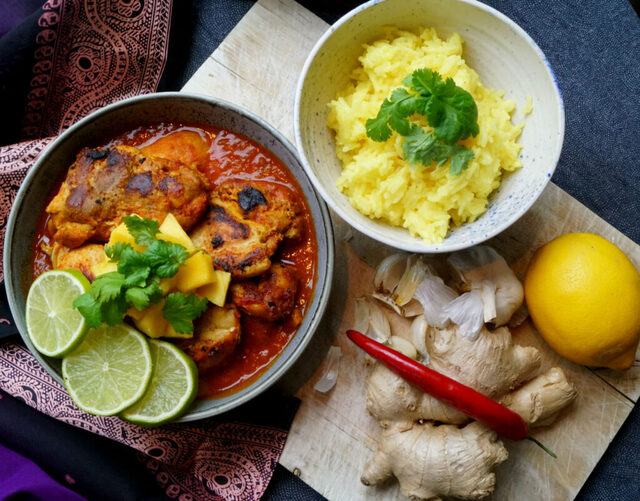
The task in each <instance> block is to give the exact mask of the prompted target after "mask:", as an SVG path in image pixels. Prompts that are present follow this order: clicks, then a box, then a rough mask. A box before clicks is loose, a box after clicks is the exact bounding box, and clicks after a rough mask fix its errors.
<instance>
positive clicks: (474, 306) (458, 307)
mask: <svg viewBox="0 0 640 501" xmlns="http://www.w3.org/2000/svg"><path fill="white" fill-rule="evenodd" d="M442 312H443V314H444V315H445V316H446V317H447V318H449V319H450V320H451V321H452V322H453V323H454V324H456V325H457V326H458V331H459V332H460V335H461V336H462V337H464V338H466V339H469V340H471V341H475V340H476V339H477V338H478V334H479V333H480V330H481V329H482V328H483V327H484V302H483V300H482V294H481V293H480V291H477V290H472V291H470V292H465V293H464V294H462V295H460V296H458V297H457V298H455V299H454V300H453V301H451V302H450V303H449V304H447V305H446V306H445V307H444V308H443V309H442Z"/></svg>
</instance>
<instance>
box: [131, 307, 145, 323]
mask: <svg viewBox="0 0 640 501" xmlns="http://www.w3.org/2000/svg"><path fill="white" fill-rule="evenodd" d="M145 313H146V310H142V311H140V310H139V309H138V308H136V307H135V306H132V307H131V308H129V309H128V310H127V315H129V316H130V317H131V318H133V319H134V320H141V319H142V317H144V315H145Z"/></svg>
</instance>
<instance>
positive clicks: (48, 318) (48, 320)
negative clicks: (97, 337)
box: [26, 270, 90, 357]
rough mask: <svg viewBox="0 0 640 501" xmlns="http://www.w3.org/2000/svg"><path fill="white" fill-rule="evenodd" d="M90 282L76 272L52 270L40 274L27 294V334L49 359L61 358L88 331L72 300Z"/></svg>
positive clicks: (83, 291)
mask: <svg viewBox="0 0 640 501" xmlns="http://www.w3.org/2000/svg"><path fill="white" fill-rule="evenodd" d="M89 286H90V284H89V280H87V278H86V277H85V276H84V275H83V274H82V273H80V272H79V271H76V270H52V271H47V272H45V273H43V274H42V275H40V276H39V277H38V278H36V279H35V281H34V282H33V283H32V284H31V287H30V288H29V293H28V294H27V306H26V310H27V312H26V320H27V332H28V333H29V337H30V338H31V342H32V343H33V345H34V346H35V347H36V349H37V350H38V351H39V352H40V353H42V354H44V355H47V356H49V357H63V356H64V355H66V354H67V353H70V352H71V351H73V350H74V348H75V347H76V346H78V345H79V344H80V343H81V342H82V339H83V338H84V336H85V334H86V332H87V326H86V323H85V319H84V317H83V316H82V314H81V313H80V312H79V311H78V310H77V309H76V308H74V307H73V301H74V300H75V299H76V298H77V297H78V296H80V295H81V294H84V293H85V292H87V291H88V290H89Z"/></svg>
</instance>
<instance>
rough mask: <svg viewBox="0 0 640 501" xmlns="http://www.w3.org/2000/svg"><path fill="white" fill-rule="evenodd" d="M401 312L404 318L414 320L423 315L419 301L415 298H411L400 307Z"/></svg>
mask: <svg viewBox="0 0 640 501" xmlns="http://www.w3.org/2000/svg"><path fill="white" fill-rule="evenodd" d="M402 311H403V312H404V315H403V316H404V317H406V318H414V317H417V316H418V315H423V314H424V310H423V308H422V305H421V304H420V301H418V300H417V299H415V298H411V300H410V301H409V302H408V303H407V304H405V305H404V306H403V307H402Z"/></svg>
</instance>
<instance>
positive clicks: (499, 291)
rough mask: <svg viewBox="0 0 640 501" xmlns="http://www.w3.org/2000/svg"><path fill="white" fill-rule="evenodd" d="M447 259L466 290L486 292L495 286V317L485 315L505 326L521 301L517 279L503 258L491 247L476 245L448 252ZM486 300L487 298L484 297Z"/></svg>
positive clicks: (484, 295)
mask: <svg viewBox="0 0 640 501" xmlns="http://www.w3.org/2000/svg"><path fill="white" fill-rule="evenodd" d="M447 262H448V263H449V264H450V265H451V267H452V268H453V269H455V270H456V271H457V272H458V273H459V274H460V276H461V278H462V280H463V281H464V283H465V284H466V286H467V288H468V289H469V290H474V289H475V290H481V291H482V292H483V297H485V298H486V295H487V291H488V290H490V289H491V288H492V287H494V288H495V316H494V318H486V315H485V318H484V320H485V322H492V323H493V324H495V325H496V326H500V325H505V324H506V323H507V322H508V321H509V319H510V318H511V316H512V315H513V313H514V312H515V311H516V310H517V309H518V308H519V307H520V305H522V302H523V301H524V290H523V287H522V284H521V283H520V280H518V277H516V275H515V273H514V272H513V270H511V268H510V267H509V265H508V264H507V262H506V261H505V260H504V258H503V257H502V256H501V255H500V254H498V253H497V252H496V251H495V250H494V249H493V248H491V247H489V246H486V245H478V246H476V247H471V248H469V249H465V250H462V251H459V252H455V253H453V254H451V255H450V256H449V257H448V258H447ZM484 300H485V302H486V301H487V300H488V299H484Z"/></svg>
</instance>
